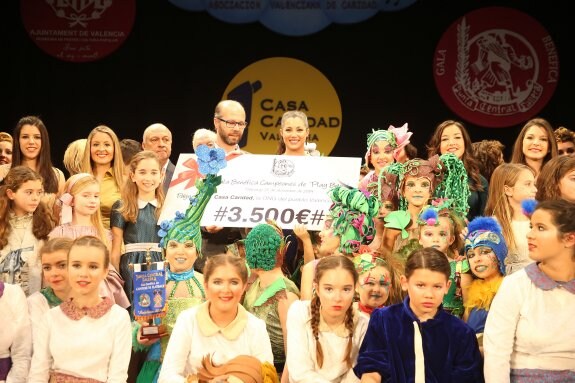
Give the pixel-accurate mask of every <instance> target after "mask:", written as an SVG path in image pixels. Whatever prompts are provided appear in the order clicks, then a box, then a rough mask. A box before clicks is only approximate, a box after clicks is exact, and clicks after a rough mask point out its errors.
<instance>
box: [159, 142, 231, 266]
mask: <svg viewBox="0 0 575 383" xmlns="http://www.w3.org/2000/svg"><path fill="white" fill-rule="evenodd" d="M196 154H197V158H198V169H199V171H200V173H202V175H205V178H204V179H200V178H198V179H197V180H196V188H197V190H198V191H197V193H196V194H195V195H194V196H193V197H190V204H189V205H188V208H187V210H186V212H185V213H181V212H176V214H175V217H174V218H173V219H172V220H165V221H162V222H161V223H160V230H158V236H159V237H160V238H161V240H160V246H161V247H163V248H166V246H167V245H168V242H169V241H171V240H175V241H177V242H180V243H182V242H184V241H186V240H192V241H193V242H194V246H195V247H196V252H197V253H198V257H201V256H202V252H201V249H202V234H201V231H200V221H201V220H202V215H203V214H204V210H205V209H206V205H207V204H208V202H209V200H210V198H211V197H212V195H214V194H215V193H216V191H217V186H218V185H219V184H221V183H222V176H217V175H216V174H217V172H218V171H220V169H223V168H225V167H226V155H225V152H224V150H223V149H221V148H209V147H208V146H207V145H200V146H198V148H197V149H196Z"/></svg>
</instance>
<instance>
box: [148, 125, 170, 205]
mask: <svg viewBox="0 0 575 383" xmlns="http://www.w3.org/2000/svg"><path fill="white" fill-rule="evenodd" d="M142 149H144V150H151V151H152V152H154V153H156V155H157V156H158V159H159V160H160V165H161V166H162V172H163V177H164V178H163V184H162V188H163V189H164V194H166V193H167V192H168V187H169V186H170V181H171V180H172V176H173V175H174V169H175V168H176V166H175V165H174V164H173V163H172V161H170V155H171V154H172V132H170V130H169V129H168V128H167V127H166V125H164V124H159V123H156V124H152V125H150V126H148V127H147V128H146V130H144V137H143V139H142Z"/></svg>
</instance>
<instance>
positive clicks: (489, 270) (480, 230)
mask: <svg viewBox="0 0 575 383" xmlns="http://www.w3.org/2000/svg"><path fill="white" fill-rule="evenodd" d="M467 228H468V230H469V232H468V234H467V236H466V237H465V255H466V256H467V259H468V261H469V266H470V269H471V272H472V273H473V275H474V276H475V277H476V278H477V279H474V280H473V282H471V285H469V287H468V291H467V300H466V302H465V313H464V315H463V319H464V320H465V321H466V322H467V324H468V325H469V326H471V328H473V330H475V334H476V335H477V340H478V342H479V347H480V349H481V351H482V352H483V330H484V328H485V321H486V320H487V314H488V311H489V306H491V302H492V301H493V298H494V297H495V293H497V290H498V289H499V286H500V285H501V282H502V281H503V276H504V275H505V262H504V261H505V257H506V256H507V245H506V243H505V239H504V238H503V233H502V232H501V226H499V224H498V223H497V221H496V220H495V219H494V218H492V217H476V218H474V219H473V220H472V221H471V222H469V225H468V227H467Z"/></svg>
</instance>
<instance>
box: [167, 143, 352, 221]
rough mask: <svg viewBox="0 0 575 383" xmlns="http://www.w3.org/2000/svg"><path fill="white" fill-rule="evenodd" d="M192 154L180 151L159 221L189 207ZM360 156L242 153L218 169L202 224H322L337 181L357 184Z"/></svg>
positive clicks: (194, 169) (193, 168)
mask: <svg viewBox="0 0 575 383" xmlns="http://www.w3.org/2000/svg"><path fill="white" fill-rule="evenodd" d="M195 161H196V160H195V156H194V155H193V154H180V157H179V158H178V163H177V164H176V169H175V171H174V176H173V177H172V181H171V183H170V188H169V189H168V193H167V195H166V200H165V204H164V208H163V209H162V213H161V215H160V220H159V222H162V221H163V220H165V219H172V218H173V217H174V216H175V213H176V211H180V212H185V210H186V209H187V207H188V204H189V198H190V197H192V196H194V195H195V193H196V192H197V190H196V188H195V186H194V183H195V179H196V177H197V176H200V175H199V173H198V172H197V163H196V162H195ZM360 166H361V158H359V157H357V158H356V157H313V156H278V155H261V154H243V155H240V156H236V157H234V158H232V159H231V160H229V161H227V165H226V167H225V168H224V169H222V170H220V172H219V173H218V174H219V175H221V176H222V183H221V185H219V186H218V189H217V193H216V194H214V195H213V196H212V198H211V199H210V202H209V203H208V205H207V206H206V210H205V211H204V215H203V218H202V221H201V225H202V226H210V225H216V226H223V227H226V226H227V227H254V226H255V225H257V224H258V223H263V222H265V220H266V218H271V219H274V220H275V221H276V222H277V223H278V224H279V225H280V226H281V227H282V228H284V229H291V228H293V226H294V225H295V224H296V223H304V224H306V225H307V228H308V230H320V228H321V224H322V222H323V219H324V218H325V215H326V214H327V212H328V210H329V207H330V205H331V199H330V198H329V197H328V195H327V192H328V190H329V189H331V188H332V187H334V186H336V185H338V184H345V185H350V186H352V187H356V186H357V184H358V182H359V169H360Z"/></svg>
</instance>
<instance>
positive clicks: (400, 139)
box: [387, 122, 413, 160]
mask: <svg viewBox="0 0 575 383" xmlns="http://www.w3.org/2000/svg"><path fill="white" fill-rule="evenodd" d="M387 130H389V131H390V132H392V133H393V134H394V135H395V142H396V143H397V148H395V150H394V151H393V158H395V159H396V160H397V156H398V155H399V152H400V151H401V149H403V148H404V147H406V146H407V144H409V139H410V138H411V136H412V135H413V133H412V132H409V131H408V130H407V122H406V123H405V124H403V126H401V127H399V128H396V127H395V126H393V125H389V128H387Z"/></svg>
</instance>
